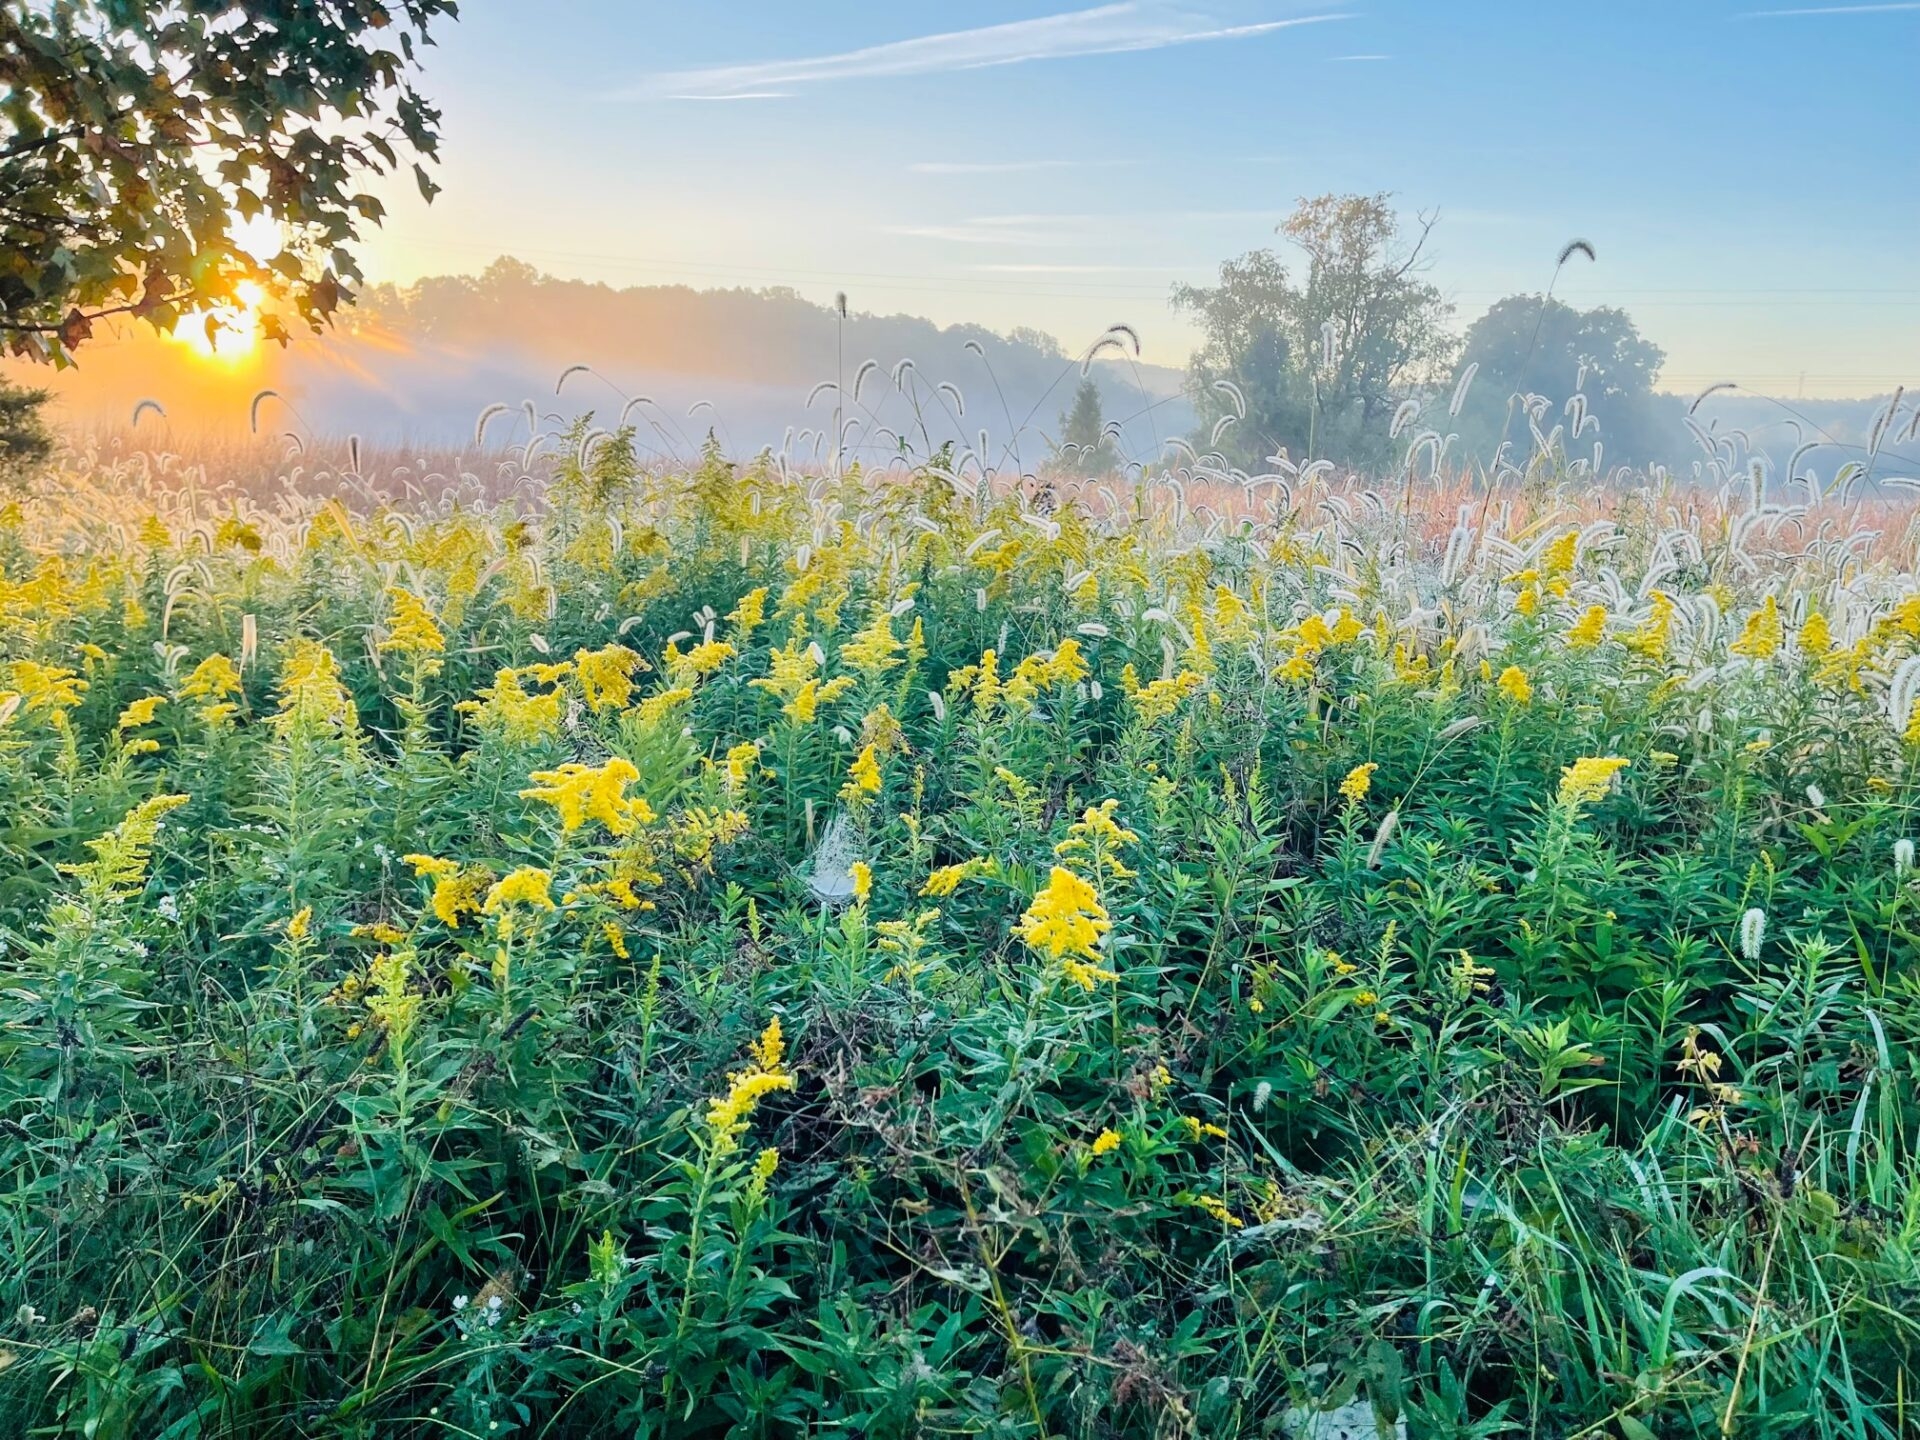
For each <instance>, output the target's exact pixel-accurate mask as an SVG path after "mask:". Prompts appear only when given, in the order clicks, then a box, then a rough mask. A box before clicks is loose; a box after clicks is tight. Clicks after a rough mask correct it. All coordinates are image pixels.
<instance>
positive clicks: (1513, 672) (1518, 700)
mask: <svg viewBox="0 0 1920 1440" xmlns="http://www.w3.org/2000/svg"><path fill="white" fill-rule="evenodd" d="M1494 683H1495V684H1496V685H1498V686H1499V687H1500V693H1501V694H1502V695H1504V696H1506V697H1507V698H1508V699H1509V700H1511V701H1512V702H1513V703H1514V704H1516V705H1525V704H1527V703H1529V702H1530V701H1531V700H1532V699H1533V682H1532V681H1531V680H1529V679H1527V672H1526V671H1524V670H1522V669H1521V668H1520V667H1519V666H1518V665H1509V666H1507V668H1506V669H1504V670H1502V671H1501V672H1500V678H1499V679H1498V680H1497V681H1495V682H1494Z"/></svg>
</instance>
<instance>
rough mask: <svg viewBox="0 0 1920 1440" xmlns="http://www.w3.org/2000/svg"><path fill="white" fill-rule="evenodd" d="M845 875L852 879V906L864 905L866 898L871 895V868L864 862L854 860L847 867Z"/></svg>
mask: <svg viewBox="0 0 1920 1440" xmlns="http://www.w3.org/2000/svg"><path fill="white" fill-rule="evenodd" d="M847 873H848V874H849V875H850V876H852V877H853V902H854V904H856V905H864V904H866V903H867V897H868V896H869V895H871V894H872V893H873V867H872V866H871V865H869V864H867V862H866V861H864V860H855V861H854V862H853V863H852V864H851V865H849V866H847Z"/></svg>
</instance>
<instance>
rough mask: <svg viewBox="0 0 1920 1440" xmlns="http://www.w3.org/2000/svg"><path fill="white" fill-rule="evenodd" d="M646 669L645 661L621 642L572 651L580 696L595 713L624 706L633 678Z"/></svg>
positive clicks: (630, 696) (619, 708) (630, 691)
mask: <svg viewBox="0 0 1920 1440" xmlns="http://www.w3.org/2000/svg"><path fill="white" fill-rule="evenodd" d="M646 668H647V662H646V661H645V660H643V659H642V658H641V657H640V655H639V654H638V653H637V652H636V651H633V650H629V649H628V648H627V647H626V646H624V645H617V644H616V645H603V646H601V647H600V648H599V649H598V650H576V651H575V652H574V656H573V673H574V675H575V677H576V678H577V679H578V680H579V681H580V695H581V698H582V699H584V700H585V701H586V702H587V708H588V709H589V710H591V711H592V712H593V713H594V714H596V715H600V714H604V713H605V712H606V711H608V710H621V709H624V708H626V705H627V703H628V702H629V701H631V700H632V699H633V677H634V675H635V674H637V673H638V672H640V671H642V670H645V669H646Z"/></svg>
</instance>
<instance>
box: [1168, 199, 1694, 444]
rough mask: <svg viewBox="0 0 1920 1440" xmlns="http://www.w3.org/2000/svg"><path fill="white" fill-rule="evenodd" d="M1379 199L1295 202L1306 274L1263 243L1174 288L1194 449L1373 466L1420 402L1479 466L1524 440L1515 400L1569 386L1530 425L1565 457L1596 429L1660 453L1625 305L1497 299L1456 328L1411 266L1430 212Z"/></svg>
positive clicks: (1614, 440) (1645, 357) (1290, 223)
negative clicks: (1407, 214) (1537, 423)
mask: <svg viewBox="0 0 1920 1440" xmlns="http://www.w3.org/2000/svg"><path fill="white" fill-rule="evenodd" d="M1389 200H1390V197H1389V196H1387V195H1340V196H1336V195H1323V196H1320V197H1319V198H1317V199H1311V200H1302V201H1301V202H1300V203H1299V205H1298V206H1297V207H1296V208H1295V210H1294V212H1293V214H1292V215H1291V216H1290V217H1289V218H1288V219H1287V220H1286V222H1285V223H1284V224H1282V225H1281V227H1280V232H1281V234H1283V235H1284V236H1285V237H1286V238H1287V239H1288V240H1290V241H1292V242H1293V243H1294V245H1295V246H1296V247H1298V249H1299V250H1301V251H1302V252H1304V254H1305V257H1306V267H1305V272H1304V274H1302V273H1300V272H1299V271H1298V269H1297V268H1291V267H1289V265H1288V263H1287V262H1286V261H1285V260H1284V259H1283V258H1282V257H1281V256H1280V255H1279V254H1278V253H1277V252H1275V251H1274V250H1270V249H1262V250H1255V251H1251V252H1249V253H1248V254H1245V255H1242V256H1239V257H1238V258H1237V259H1232V260H1228V261H1226V262H1225V263H1224V264H1222V265H1221V267H1220V278H1219V283H1218V284H1216V285H1213V286H1194V285H1180V286H1176V287H1175V289H1174V293H1173V303H1174V306H1175V308H1176V309H1178V310H1180V311H1182V312H1184V313H1187V314H1190V315H1192V316H1193V317H1195V319H1196V320H1197V321H1198V323H1199V326H1200V332H1201V337H1202V343H1201V346H1200V349H1199V350H1198V351H1196V352H1195V353H1194V356H1193V358H1192V361H1191V364H1190V368H1189V379H1188V384H1189V388H1190V390H1191V393H1192V398H1193V402H1194V406H1195V410H1196V412H1197V414H1198V417H1199V420H1200V425H1199V428H1198V430H1197V432H1196V435H1195V444H1196V446H1197V448H1199V449H1201V450H1202V451H1203V452H1208V451H1210V452H1217V453H1219V454H1220V455H1222V456H1224V457H1225V458H1226V460H1227V461H1228V462H1229V463H1231V464H1234V465H1237V466H1240V467H1242V468H1244V469H1248V470H1260V469H1265V468H1267V465H1268V459H1269V457H1271V456H1275V455H1282V456H1285V457H1287V458H1288V459H1290V460H1292V461H1294V462H1295V463H1300V462H1302V461H1305V460H1309V459H1321V458H1325V459H1331V460H1334V461H1336V462H1339V463H1341V464H1345V465H1350V466H1353V467H1355V468H1358V469H1363V470H1374V471H1378V470H1381V469H1385V468H1390V467H1391V466H1393V465H1394V464H1395V463H1397V461H1398V460H1399V459H1400V458H1401V457H1402V456H1403V455H1404V453H1405V450H1406V444H1407V441H1408V439H1409V438H1410V437H1409V436H1407V435H1401V436H1399V437H1396V436H1395V435H1394V434H1393V430H1394V424H1393V420H1394V416H1395V414H1396V412H1397V411H1398V410H1399V409H1400V407H1401V405H1402V404H1403V402H1405V401H1406V400H1408V399H1417V400H1419V401H1421V404H1422V411H1423V413H1422V415H1421V418H1420V420H1419V421H1418V422H1417V423H1418V425H1419V426H1420V427H1421V428H1431V429H1433V430H1435V431H1437V432H1439V433H1440V434H1442V435H1452V436H1453V437H1454V438H1453V439H1452V440H1451V441H1450V442H1449V443H1448V450H1447V463H1448V464H1449V465H1459V466H1462V467H1466V466H1470V465H1478V466H1481V467H1485V466H1488V465H1491V464H1492V462H1493V461H1494V459H1495V457H1496V455H1497V454H1498V452H1499V449H1500V446H1501V444H1502V443H1503V440H1504V441H1511V442H1512V443H1513V444H1514V445H1515V446H1516V447H1517V448H1518V450H1519V453H1520V454H1522V455H1525V454H1526V453H1528V452H1530V451H1531V450H1533V449H1534V448H1535V447H1536V440H1535V437H1534V436H1533V434H1532V433H1531V430H1530V428H1529V427H1530V424H1531V423H1532V420H1531V416H1530V415H1529V413H1528V410H1527V407H1526V405H1525V404H1524V403H1523V397H1525V396H1526V395H1529V394H1533V395H1540V396H1544V397H1546V399H1547V400H1548V401H1550V402H1551V404H1552V406H1553V407H1554V411H1555V412H1556V414H1559V413H1562V412H1563V411H1564V407H1565V406H1566V404H1567V402H1568V401H1569V400H1570V399H1571V397H1573V396H1574V395H1575V394H1576V393H1578V394H1580V395H1582V396H1584V397H1585V399H1584V401H1582V402H1576V403H1575V405H1574V407H1573V410H1572V412H1571V415H1570V416H1569V421H1568V423H1564V424H1560V422H1559V421H1558V420H1555V419H1549V420H1548V421H1547V422H1546V424H1545V426H1544V429H1543V430H1542V435H1541V437H1540V438H1543V439H1548V440H1549V441H1550V442H1551V443H1553V444H1554V445H1556V447H1558V448H1563V449H1564V450H1565V451H1566V452H1567V453H1568V454H1569V455H1570V456H1573V457H1576V458H1591V456H1592V450H1593V441H1594V440H1595V439H1596V438H1597V439H1600V440H1601V441H1602V442H1603V444H1604V447H1605V448H1604V452H1603V455H1604V459H1605V461H1606V463H1608V464H1611V463H1614V462H1632V463H1647V462H1650V461H1656V460H1664V459H1667V458H1669V457H1670V455H1671V454H1672V452H1673V451H1674V449H1675V448H1677V442H1678V441H1679V439H1680V434H1679V425H1678V420H1679V415H1680V405H1679V402H1678V401H1677V400H1675V399H1673V398H1672V397H1669V396H1663V395H1656V394H1655V393H1654V390H1653V386H1654V382H1655V381H1656V380H1657V379H1658V377H1659V373H1660V366H1661V363H1662V362H1663V361H1664V359H1665V358H1666V357H1665V355H1664V353H1663V352H1662V351H1661V349H1660V347H1659V346H1657V345H1655V344H1653V343H1652V342H1651V341H1649V340H1646V339H1645V338H1643V337H1642V336H1641V334H1640V333H1639V331H1638V330H1637V329H1636V328H1635V326H1634V324H1633V321H1632V320H1631V319H1630V318H1629V317H1628V316H1627V314H1626V312H1625V311H1623V310H1619V309H1615V308H1612V307H1600V308H1597V309H1593V310H1586V311H1582V310H1577V309H1575V308H1573V307H1572V306H1570V305H1567V304H1564V303H1563V302H1561V301H1559V300H1555V299H1552V298H1550V297H1548V296H1543V295H1511V296H1508V297H1507V298H1506V299H1504V300H1501V301H1499V302H1498V303H1496V304H1495V305H1493V306H1492V307H1491V308H1490V309H1489V310H1488V311H1487V312H1486V314H1484V315H1482V316H1481V317H1480V318H1479V319H1477V320H1475V321H1474V322H1473V323H1472V324H1471V325H1470V326H1468V327H1467V330H1466V332H1465V334H1464V336H1461V337H1458V338H1456V337H1455V336H1454V335H1453V333H1452V332H1451V331H1450V329H1449V328H1448V321H1449V319H1450V318H1451V314H1452V307H1451V306H1450V305H1449V304H1448V303H1447V302H1446V300H1445V299H1444V298H1443V297H1442V295H1441V294H1440V292H1439V291H1438V290H1437V289H1436V288H1435V287H1434V286H1433V285H1432V284H1430V283H1428V281H1427V280H1426V279H1424V278H1423V271H1424V269H1425V266H1426V259H1427V253H1428V241H1429V240H1430V238H1431V236H1432V233H1433V229H1434V223H1435V217H1433V216H1430V215H1423V216H1420V217H1418V218H1417V220H1416V221H1415V222H1414V223H1412V224H1407V223H1405V222H1403V221H1402V220H1401V218H1400V217H1399V216H1398V215H1396V214H1395V213H1394V211H1393V209H1392V207H1391V205H1390V204H1389ZM1469 367H1472V370H1473V373H1472V378H1471V382H1470V383H1469V384H1468V385H1467V387H1466V389H1465V391H1464V392H1460V391H1459V381H1460V379H1461V378H1462V377H1464V376H1466V374H1467V372H1468V369H1469ZM1456 394H1458V395H1459V400H1460V406H1459V410H1458V413H1450V412H1451V407H1452V405H1453V402H1454V399H1455V397H1456ZM1582 406H1584V409H1583V408H1582ZM1583 416H1590V417H1592V420H1593V421H1596V422H1597V428H1596V425H1594V424H1591V423H1588V422H1587V421H1586V420H1585V419H1584V418H1583ZM1556 424H1560V430H1561V433H1560V435H1559V437H1558V439H1557V440H1555V439H1554V438H1553V436H1552V432H1553V430H1554V428H1555V426H1556ZM1576 430H1578V431H1580V432H1581V433H1580V434H1579V435H1578V437H1576V436H1575V433H1574V432H1575V431H1576Z"/></svg>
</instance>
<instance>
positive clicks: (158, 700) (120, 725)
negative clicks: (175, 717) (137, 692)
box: [113, 695, 167, 731]
mask: <svg viewBox="0 0 1920 1440" xmlns="http://www.w3.org/2000/svg"><path fill="white" fill-rule="evenodd" d="M166 703H167V697H166V696H164V695H144V696H142V697H141V698H140V699H138V700H135V701H133V702H132V703H131V704H129V705H128V706H127V708H126V709H124V710H122V711H121V712H120V718H119V719H118V720H116V721H114V724H113V728H114V729H115V730H116V731H121V730H136V729H138V728H139V727H140V726H142V725H151V724H152V723H153V717H154V715H155V713H156V712H158V710H159V709H160V707H161V706H162V705H164V704H166Z"/></svg>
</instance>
